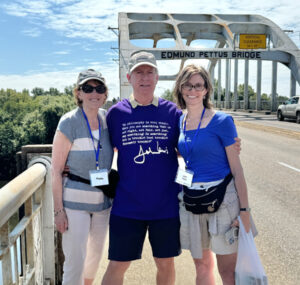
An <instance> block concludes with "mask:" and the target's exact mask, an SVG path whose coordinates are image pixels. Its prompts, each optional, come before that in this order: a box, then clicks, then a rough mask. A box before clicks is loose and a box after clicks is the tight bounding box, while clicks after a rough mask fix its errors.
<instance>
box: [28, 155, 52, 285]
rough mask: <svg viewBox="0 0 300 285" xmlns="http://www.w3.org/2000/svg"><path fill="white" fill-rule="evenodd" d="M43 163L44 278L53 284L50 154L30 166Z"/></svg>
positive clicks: (39, 158) (36, 159)
mask: <svg viewBox="0 0 300 285" xmlns="http://www.w3.org/2000/svg"><path fill="white" fill-rule="evenodd" d="M36 163H42V164H43V165H45V167H46V169H47V173H46V180H45V183H44V189H43V191H42V193H43V196H42V197H41V198H42V201H41V202H42V208H41V211H42V212H41V219H42V225H43V228H42V236H43V238H42V243H43V244H42V248H43V271H44V272H43V274H44V280H50V282H51V284H53V285H54V284H55V240H54V233H55V227H54V216H53V197H52V182H51V181H52V179H51V158H50V157H48V156H40V157H35V158H33V159H32V160H31V161H30V163H29V164H28V167H30V166H32V165H34V164H36Z"/></svg>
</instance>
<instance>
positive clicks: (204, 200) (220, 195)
mask: <svg viewBox="0 0 300 285" xmlns="http://www.w3.org/2000/svg"><path fill="white" fill-rule="evenodd" d="M231 179H232V174H231V173H229V174H228V175H227V176H226V177H225V179H224V180H223V181H222V182H221V183H220V184H218V185H216V186H212V187H209V188H208V189H207V190H195V189H189V188H188V187H186V186H184V187H183V202H184V206H185V208H186V210H187V211H190V212H192V213H193V214H205V213H215V212H216V211H218V209H219V207H220V206H221V204H222V202H223V200H224V196H225V193H226V188H227V185H228V184H229V183H230V181H231Z"/></svg>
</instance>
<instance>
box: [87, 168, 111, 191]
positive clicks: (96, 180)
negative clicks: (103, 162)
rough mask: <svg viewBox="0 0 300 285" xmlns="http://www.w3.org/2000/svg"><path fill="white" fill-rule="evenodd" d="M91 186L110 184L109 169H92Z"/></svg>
mask: <svg viewBox="0 0 300 285" xmlns="http://www.w3.org/2000/svg"><path fill="white" fill-rule="evenodd" d="M90 181H91V186H93V187H94V186H101V185H107V184H108V171H107V169H100V170H90Z"/></svg>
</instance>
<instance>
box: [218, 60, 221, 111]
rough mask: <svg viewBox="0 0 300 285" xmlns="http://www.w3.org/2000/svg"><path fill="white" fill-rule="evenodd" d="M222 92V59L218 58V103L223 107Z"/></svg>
mask: <svg viewBox="0 0 300 285" xmlns="http://www.w3.org/2000/svg"><path fill="white" fill-rule="evenodd" d="M221 93H222V60H221V59H219V60H218V104H217V106H218V107H219V108H221Z"/></svg>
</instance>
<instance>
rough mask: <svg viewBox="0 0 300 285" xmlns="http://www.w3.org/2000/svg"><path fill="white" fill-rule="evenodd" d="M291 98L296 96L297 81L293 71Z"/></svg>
mask: <svg viewBox="0 0 300 285" xmlns="http://www.w3.org/2000/svg"><path fill="white" fill-rule="evenodd" d="M290 82H291V83H290V98H292V97H294V96H296V79H295V77H294V75H293V73H292V71H291V81H290Z"/></svg>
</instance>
